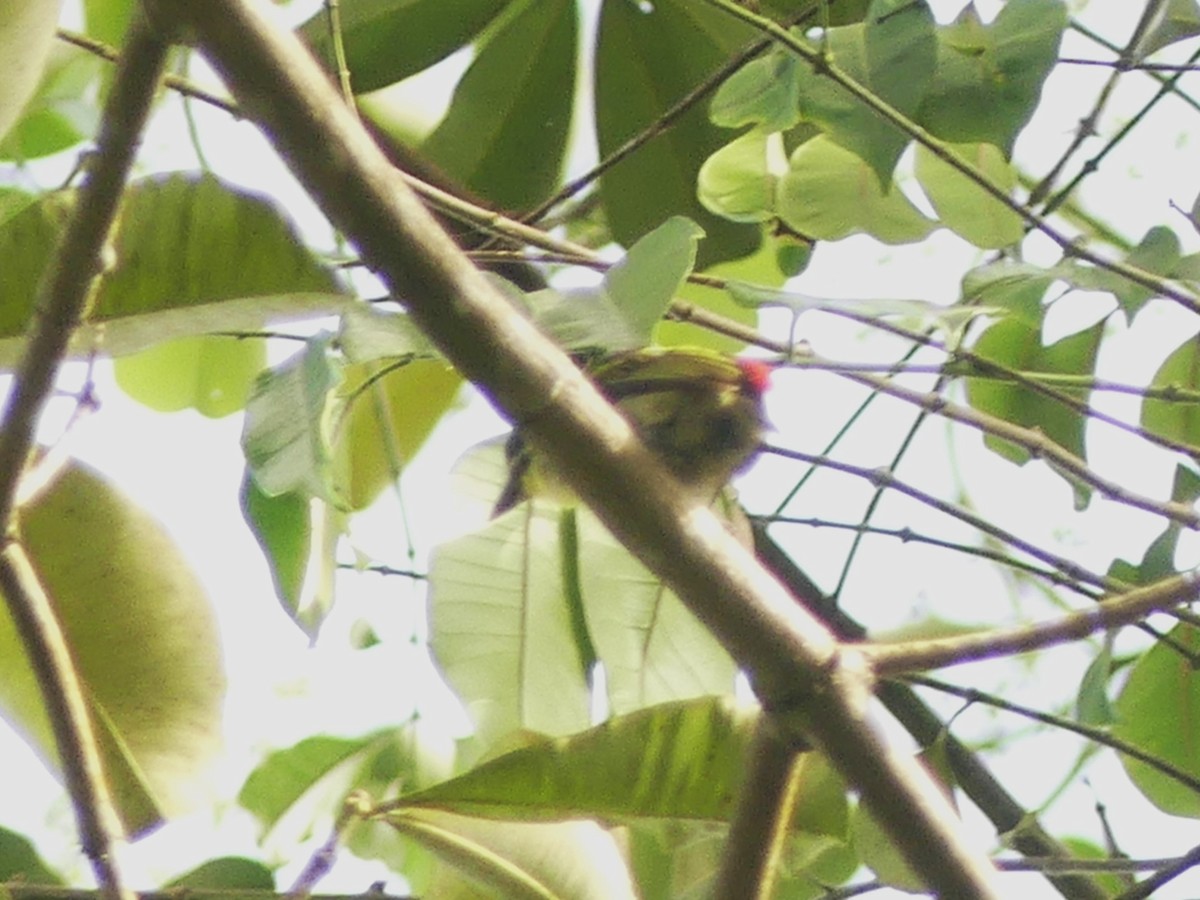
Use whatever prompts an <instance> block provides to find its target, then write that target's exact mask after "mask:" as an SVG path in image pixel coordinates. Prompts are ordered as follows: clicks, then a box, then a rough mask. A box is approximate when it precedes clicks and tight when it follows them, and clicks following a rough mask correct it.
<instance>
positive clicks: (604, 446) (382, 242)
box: [147, 0, 996, 900]
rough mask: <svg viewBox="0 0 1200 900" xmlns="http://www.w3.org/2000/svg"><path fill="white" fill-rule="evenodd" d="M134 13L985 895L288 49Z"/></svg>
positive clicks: (853, 673)
mask: <svg viewBox="0 0 1200 900" xmlns="http://www.w3.org/2000/svg"><path fill="white" fill-rule="evenodd" d="M147 3H148V5H149V6H150V7H151V8H153V10H154V11H155V13H156V14H157V15H160V16H163V17H164V18H165V19H167V20H170V19H171V18H173V19H174V20H175V21H176V22H178V23H179V24H181V25H183V26H184V27H185V28H186V30H187V31H188V33H190V34H193V35H194V36H195V37H196V39H197V41H198V43H199V44H200V46H201V48H202V50H203V51H204V53H205V54H206V55H207V57H208V58H209V61H210V62H211V63H212V64H213V66H214V67H215V68H216V69H217V70H218V71H219V72H220V73H221V75H222V77H224V79H225V80H226V82H227V84H228V85H229V87H230V89H231V90H232V92H233V94H234V95H235V96H236V97H237V99H238V101H239V103H240V104H241V107H242V109H243V110H244V111H245V112H246V113H247V114H248V115H249V116H250V117H251V118H252V119H254V120H255V121H256V122H258V124H259V125H260V126H261V127H262V128H263V129H264V130H265V131H266V133H267V135H268V137H269V138H270V139H271V140H272V141H273V142H274V144H275V146H276V147H277V148H278V149H279V150H280V152H281V153H282V154H283V156H284V157H285V159H286V160H287V161H288V163H289V165H290V166H291V167H292V169H293V170H294V171H295V172H296V174H297V175H298V176H299V178H300V179H301V181H302V182H303V183H304V184H305V185H306V186H307V187H308V189H309V190H310V191H311V192H312V194H313V195H314V197H315V198H316V200H317V201H318V203H319V204H320V205H321V207H322V209H323V210H324V211H325V213H326V214H327V215H328V216H329V217H330V218H331V219H332V220H333V222H334V223H335V224H336V225H337V226H338V227H339V228H341V229H342V230H343V231H344V232H345V233H346V234H347V235H348V236H349V237H350V238H351V239H352V240H353V241H354V242H355V243H356V244H357V246H358V248H359V250H360V252H361V254H362V256H363V258H364V259H365V260H366V261H367V263H368V264H369V265H370V266H371V267H372V268H373V269H375V270H376V271H377V272H379V273H380V274H381V275H382V276H383V277H384V279H385V280H386V281H387V282H388V287H389V289H391V290H392V291H393V292H394V293H395V294H396V295H397V296H398V297H401V298H403V299H404V301H405V302H406V303H407V305H408V308H409V312H410V314H411V315H412V317H413V319H414V320H415V321H416V322H417V323H418V324H419V325H420V326H421V327H422V328H423V329H424V330H425V331H426V332H427V333H428V334H429V336H430V337H431V338H432V339H433V340H434V341H435V342H436V343H437V344H438V346H439V347H440V348H441V350H442V351H443V352H444V353H445V354H446V356H447V357H448V358H449V359H451V360H452V361H453V362H454V363H455V365H456V366H458V367H459V369H460V370H461V371H462V372H463V374H464V375H466V376H467V377H468V378H470V379H471V380H472V381H474V382H475V383H477V384H478V385H479V386H480V387H481V388H482V389H483V390H484V391H486V392H487V394H488V395H489V396H490V397H491V398H492V399H493V400H494V401H495V402H496V403H497V405H498V406H500V407H501V408H502V409H504V410H506V411H507V412H508V414H509V415H510V416H511V417H512V418H513V419H515V420H516V421H518V422H519V423H520V424H521V426H522V428H523V429H524V430H525V433H526V434H527V436H528V437H529V439H530V440H531V441H532V443H533V444H534V445H535V446H536V447H537V449H538V450H540V451H542V452H544V453H545V454H546V455H547V457H548V458H549V459H550V460H551V461H552V462H553V463H554V464H555V465H556V466H558V468H559V469H560V470H561V471H562V472H563V474H564V475H565V476H566V479H567V480H568V482H569V483H570V484H571V486H572V487H573V488H575V489H576V490H577V492H578V493H579V495H580V496H582V497H583V498H584V499H585V500H586V501H587V502H588V504H589V505H590V506H592V508H593V509H594V510H595V511H596V512H597V514H598V515H599V516H600V518H601V519H602V521H604V523H605V524H606V525H607V526H608V527H609V528H610V529H611V530H612V531H613V532H614V534H616V536H617V537H618V538H619V539H620V540H621V541H622V542H623V543H624V544H625V545H626V546H628V547H629V548H630V549H631V550H633V551H634V552H635V553H636V554H637V555H638V556H639V557H640V558H641V559H642V561H643V562H645V563H646V564H647V565H648V566H649V567H650V568H651V570H652V571H654V572H655V573H656V574H657V575H658V576H660V577H661V578H662V579H663V580H664V581H665V582H666V583H667V584H668V585H669V586H671V587H672V588H673V589H674V590H675V591H676V593H677V594H678V595H679V596H680V597H681V598H683V600H684V602H685V603H687V605H688V606H689V608H690V609H691V610H692V611H693V612H694V613H695V614H696V615H697V616H698V617H699V618H700V619H701V620H702V621H703V622H705V623H706V624H707V625H708V626H709V627H710V628H711V629H712V630H713V632H714V633H715V634H716V636H717V637H718V638H719V639H720V640H721V642H722V643H723V644H724V645H725V647H726V648H727V649H728V650H729V651H730V652H731V653H732V654H733V655H734V656H735V658H737V659H738V660H739V662H740V663H742V664H743V665H744V666H745V667H746V669H747V670H748V671H749V672H750V674H751V676H752V678H753V681H754V684H755V687H756V689H757V690H758V692H759V695H760V697H761V698H762V699H763V701H764V705H765V706H766V707H767V708H769V709H771V710H773V711H775V712H777V713H780V714H781V721H783V722H785V723H786V724H787V726H788V728H789V730H790V729H793V728H797V726H799V729H798V730H802V731H803V732H804V735H805V736H807V737H809V738H811V739H812V741H813V742H814V743H815V744H817V745H818V746H820V747H821V749H823V750H824V751H825V752H826V754H827V755H828V756H829V758H830V759H831V760H832V761H833V762H834V765H836V766H837V767H838V769H839V770H840V771H841V772H842V773H843V775H844V777H845V778H846V779H847V780H848V781H849V782H850V783H851V784H853V785H854V786H855V787H856V788H857V789H858V790H859V792H860V793H861V796H862V798H863V801H864V802H865V803H866V804H867V805H868V806H869V808H870V809H871V810H872V812H873V813H874V814H875V816H876V817H877V818H878V819H879V820H880V821H881V823H882V824H883V827H885V828H886V829H887V830H888V833H889V834H890V835H892V837H893V838H894V839H895V841H896V844H897V846H898V847H899V849H900V850H901V851H902V853H903V854H904V856H905V858H906V859H907V860H908V861H909V863H910V864H911V865H912V866H913V868H914V869H915V870H916V871H917V872H919V873H920V874H921V876H922V877H923V878H924V879H925V880H926V882H927V883H928V884H929V886H930V888H931V889H932V890H934V891H936V892H938V893H939V894H941V895H943V896H947V897H956V898H964V900H967V898H974V897H993V896H996V894H995V891H994V889H993V887H992V878H993V873H994V869H993V868H992V867H991V865H990V864H989V863H988V862H987V861H986V860H985V859H983V858H982V857H981V856H979V855H978V854H975V853H972V852H971V851H970V850H968V849H967V848H966V847H965V845H964V843H963V842H962V840H961V837H960V834H959V831H960V828H959V825H958V823H957V820H956V819H955V818H954V816H953V813H952V812H951V811H950V809H949V807H948V805H947V803H946V801H945V799H944V798H943V797H942V796H941V795H940V793H939V791H938V789H937V788H936V786H934V785H933V783H932V782H931V781H930V779H929V777H928V776H927V775H926V774H925V773H924V772H923V771H921V769H920V768H919V766H917V764H916V763H915V762H914V761H913V760H912V758H911V757H910V756H909V755H908V754H907V753H904V752H900V751H899V750H897V749H894V748H892V747H890V746H888V745H887V744H886V743H885V742H884V741H883V739H882V737H881V735H880V733H879V732H878V731H877V730H876V729H875V728H874V727H873V726H872V724H871V723H870V722H869V721H868V720H867V716H866V709H867V706H868V702H869V699H870V688H871V685H872V682H871V678H870V673H869V671H867V670H866V669H865V668H864V667H862V666H861V665H860V664H859V662H860V658H859V657H858V655H857V654H856V653H855V652H854V651H853V650H846V649H844V648H841V647H840V646H839V644H838V642H837V641H836V640H835V639H834V638H833V636H832V635H831V634H830V633H829V631H828V630H827V629H826V628H825V627H824V626H823V625H821V623H820V622H818V621H817V620H816V619H815V618H813V617H812V616H811V615H809V614H808V613H807V612H806V611H804V610H803V609H802V608H800V607H799V606H798V605H797V604H796V603H795V602H794V601H793V600H792V599H791V597H790V596H789V595H788V593H787V591H786V590H785V589H784V588H783V586H782V585H780V584H779V582H778V581H776V580H775V579H774V578H772V577H771V576H770V575H769V574H768V573H767V572H766V571H765V570H764V569H763V568H762V567H761V566H760V565H759V564H758V563H757V561H756V560H755V559H754V557H753V555H752V554H751V553H750V552H749V551H747V550H746V549H745V548H744V547H742V546H741V545H740V544H739V543H738V542H737V541H736V540H734V539H733V538H732V537H731V536H730V535H729V534H728V533H727V532H726V530H725V528H724V526H723V525H722V524H721V523H720V522H719V521H718V520H717V519H716V517H715V516H714V515H713V514H712V513H711V512H710V511H709V510H708V509H707V508H705V507H703V506H701V505H699V504H697V503H696V502H695V501H694V500H689V499H688V498H687V497H686V496H685V494H684V492H683V491H682V490H681V488H680V486H679V485H678V484H677V483H676V482H675V481H674V480H673V479H672V478H671V476H670V475H669V474H668V472H667V471H666V469H665V468H664V467H663V466H662V465H661V464H660V463H659V461H658V459H657V458H656V457H655V456H654V455H653V454H651V453H650V451H648V450H647V449H646V448H645V447H644V446H643V445H642V444H641V443H640V442H639V441H638V440H637V438H636V435H635V434H634V432H633V430H632V428H631V427H630V425H629V423H628V422H627V421H626V420H625V419H623V418H622V417H621V416H620V415H619V414H618V413H617V412H616V411H615V410H613V409H612V408H611V407H610V406H609V405H608V404H606V403H605V402H604V400H603V398H602V397H601V396H600V394H599V393H598V392H597V391H596V389H595V388H594V387H593V386H592V384H591V383H590V382H589V381H588V380H587V379H585V378H584V377H583V376H582V375H581V373H580V372H579V370H578V369H576V368H575V367H574V366H573V365H572V364H571V362H570V360H569V359H568V358H567V357H566V356H565V355H564V354H563V353H562V352H561V351H560V350H559V349H558V348H556V347H555V346H554V345H553V344H552V343H550V342H549V341H548V340H547V339H546V338H545V337H543V336H542V335H541V334H539V333H538V332H537V330H536V329H535V328H534V327H533V326H532V325H531V324H530V323H529V322H528V321H527V320H526V319H525V318H523V317H522V316H521V315H520V314H518V313H517V312H516V311H515V310H514V309H513V307H512V306H511V305H510V304H509V303H508V302H507V301H506V300H505V299H504V298H503V296H501V295H500V294H499V293H498V292H497V291H496V290H495V289H494V288H493V287H492V286H491V284H490V283H489V282H488V281H487V280H486V279H485V278H484V277H483V276H482V275H481V274H480V273H479V272H478V271H477V270H476V269H475V268H474V266H472V265H471V263H470V261H469V260H468V259H467V258H466V257H465V256H464V255H463V254H462V253H461V252H460V251H459V249H458V248H457V247H455V246H454V244H453V243H452V242H451V241H450V239H449V238H448V237H447V236H446V234H445V233H444V232H443V231H442V230H441V229H440V228H438V227H437V225H436V223H435V222H434V220H433V218H432V217H431V216H430V214H429V213H428V212H427V211H426V210H425V208H424V207H423V206H422V204H421V203H420V201H419V200H418V199H417V198H416V197H415V196H414V195H413V193H412V192H411V191H410V190H409V189H408V187H407V185H406V184H405V181H404V179H403V178H402V177H401V176H400V174H399V173H398V172H396V170H395V169H393V168H392V167H391V166H389V165H388V164H387V162H386V160H385V159H384V157H383V156H382V154H381V153H380V152H379V150H378V148H377V147H376V146H375V145H374V144H373V143H372V142H371V141H370V139H369V138H368V136H367V135H366V134H365V133H364V131H363V130H362V127H361V126H360V125H359V123H358V122H357V121H356V120H355V118H354V117H353V115H351V113H350V112H349V111H348V110H347V109H346V108H345V107H344V105H343V104H342V102H341V100H340V99H339V98H338V96H337V94H336V93H335V92H334V91H333V89H332V87H331V85H330V83H329V82H328V80H327V79H326V77H325V76H324V74H323V73H322V72H321V71H320V70H319V69H318V68H317V66H316V64H315V63H314V62H313V61H312V60H311V58H309V57H308V55H307V54H306V53H305V52H304V51H303V49H302V48H301V46H300V44H299V43H298V41H297V39H296V38H295V37H294V36H293V35H291V34H289V33H286V32H282V31H280V30H278V29H273V28H271V27H270V25H269V23H268V22H267V21H266V19H265V18H264V17H263V16H262V15H261V14H260V12H259V8H258V7H252V6H250V5H249V4H248V3H245V2H238V0H209V2H207V3H192V2H186V0H153V2H150V0H147ZM793 733H794V732H793ZM796 737H797V739H798V738H799V735H796Z"/></svg>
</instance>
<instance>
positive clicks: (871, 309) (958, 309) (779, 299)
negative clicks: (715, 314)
mask: <svg viewBox="0 0 1200 900" xmlns="http://www.w3.org/2000/svg"><path fill="white" fill-rule="evenodd" d="M727 290H728V291H729V293H730V295H731V296H732V297H733V298H734V300H736V301H737V303H739V304H740V305H743V306H748V307H751V308H753V309H760V308H763V307H777V308H782V309H787V310H791V312H792V313H793V315H794V316H799V315H800V313H802V312H807V311H809V310H814V309H823V310H831V311H835V312H843V313H852V314H854V315H855V316H859V317H864V318H872V319H883V318H887V317H896V318H897V319H899V321H900V324H902V325H903V326H904V327H905V328H908V329H910V330H912V331H924V330H926V329H929V328H937V329H939V330H940V331H941V332H942V335H943V337H944V339H945V341H946V344H947V345H948V346H957V344H958V342H959V341H960V340H961V338H962V334H963V332H964V331H965V330H966V327H967V325H968V324H970V322H971V321H972V320H974V319H976V318H978V317H979V316H985V315H994V314H995V313H996V310H994V309H991V308H989V307H986V306H977V305H973V306H963V305H961V304H956V305H954V306H939V305H938V304H936V303H931V302H930V301H928V300H905V299H900V298H897V299H889V298H877V297H864V298H859V297H841V298H830V297H813V296H810V295H808V294H801V293H799V292H797V291H784V290H772V289H766V288H762V287H759V286H758V285H753V284H743V283H741V282H739V281H734V280H730V281H729V282H728V284H727Z"/></svg>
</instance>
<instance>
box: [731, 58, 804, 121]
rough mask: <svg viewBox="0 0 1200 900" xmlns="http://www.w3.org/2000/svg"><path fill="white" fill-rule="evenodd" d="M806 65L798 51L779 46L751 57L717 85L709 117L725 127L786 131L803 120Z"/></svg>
mask: <svg viewBox="0 0 1200 900" xmlns="http://www.w3.org/2000/svg"><path fill="white" fill-rule="evenodd" d="M802 65H803V63H802V62H801V61H800V60H799V58H797V56H796V55H795V54H794V53H791V52H789V51H787V50H784V49H782V48H779V47H776V48H774V49H773V50H772V51H771V52H770V53H768V54H767V55H766V56H760V57H758V58H757V59H752V60H750V62H748V63H746V64H745V65H744V66H742V67H741V68H740V69H738V70H737V71H736V72H734V73H733V75H732V76H730V77H729V78H727V79H726V80H725V81H724V82H723V83H722V84H721V86H720V87H719V88H717V92H716V93H715V94H713V99H712V103H711V104H710V105H709V113H708V114H709V118H711V119H712V122H713V124H714V125H720V126H722V127H723V128H740V127H741V126H742V125H750V124H754V125H758V126H759V127H760V128H761V130H762V131H764V132H775V131H786V130H787V129H788V128H791V127H792V126H793V125H795V124H796V123H797V122H799V121H800V108H799V107H800V93H799V81H798V78H799V71H798V70H799V67H800V66H802Z"/></svg>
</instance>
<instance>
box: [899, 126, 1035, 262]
mask: <svg viewBox="0 0 1200 900" xmlns="http://www.w3.org/2000/svg"><path fill="white" fill-rule="evenodd" d="M946 149H947V150H948V151H949V152H950V153H952V154H954V155H955V156H956V157H958V158H959V159H961V160H963V161H964V162H966V163H968V164H969V165H970V166H971V167H972V168H973V169H974V170H975V171H976V172H978V173H979V174H980V175H982V176H983V177H984V178H986V179H987V180H988V181H990V182H991V183H992V184H994V185H995V186H996V187H999V188H1001V189H1002V190H1004V191H1006V192H1008V193H1011V192H1012V189H1013V188H1014V187H1015V186H1016V183H1017V178H1016V174H1015V173H1014V172H1013V169H1012V167H1011V166H1010V165H1009V164H1008V163H1007V162H1006V161H1005V159H1004V156H1003V155H1002V154H1001V153H1000V151H999V149H997V148H996V147H993V146H992V145H991V144H951V145H949V146H947V148H946ZM916 175H917V180H918V181H919V182H920V183H921V187H922V188H924V190H925V194H926V195H927V196H928V197H929V202H930V203H932V204H933V208H934V209H935V210H936V211H937V214H938V218H939V219H940V220H941V222H942V224H943V225H945V226H946V227H947V228H949V229H950V230H951V231H953V232H954V233H955V234H957V235H959V236H960V237H962V238H965V239H966V240H968V241H970V242H971V243H972V244H974V245H975V246H976V247H982V248H984V249H991V248H999V247H1007V246H1009V245H1010V244H1015V243H1017V242H1019V241H1020V240H1021V238H1023V237H1024V236H1025V227H1024V225H1025V222H1024V220H1023V219H1022V218H1021V217H1020V216H1019V215H1018V214H1017V213H1016V212H1014V211H1013V210H1012V209H1010V208H1009V207H1008V206H1006V205H1005V204H1003V203H1001V202H1000V201H999V200H997V199H996V198H995V197H993V196H992V195H991V194H989V193H987V192H986V191H985V190H984V189H983V188H981V187H980V186H979V185H978V184H977V183H976V182H975V181H973V180H972V179H970V178H968V177H967V176H966V175H964V174H963V173H962V172H960V171H959V170H958V169H956V168H954V167H953V166H951V165H950V164H949V163H947V162H945V161H943V160H942V159H940V158H938V157H937V156H935V155H934V154H933V152H932V151H931V150H929V149H928V148H926V147H924V146H918V147H917V162H916Z"/></svg>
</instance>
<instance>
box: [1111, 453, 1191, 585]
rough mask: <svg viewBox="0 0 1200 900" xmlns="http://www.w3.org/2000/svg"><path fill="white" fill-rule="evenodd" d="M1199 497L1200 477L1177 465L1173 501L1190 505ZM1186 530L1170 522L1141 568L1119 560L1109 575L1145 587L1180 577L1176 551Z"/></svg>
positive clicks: (1151, 545)
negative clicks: (1171, 577)
mask: <svg viewBox="0 0 1200 900" xmlns="http://www.w3.org/2000/svg"><path fill="white" fill-rule="evenodd" d="M1197 498H1200V474H1197V473H1196V472H1194V471H1192V469H1191V468H1189V467H1188V466H1186V465H1184V464H1180V465H1177V466H1176V467H1175V479H1174V482H1173V484H1172V486H1171V499H1172V500H1173V501H1174V502H1176V503H1181V504H1183V505H1185V506H1190V505H1192V504H1193V503H1195V502H1196V500H1197ZM1182 531H1183V526H1182V525H1180V524H1179V523H1178V522H1169V523H1168V524H1167V526H1166V527H1165V528H1164V529H1163V531H1162V533H1161V534H1160V535H1159V536H1158V537H1156V538H1155V539H1154V540H1153V541H1151V542H1150V546H1148V547H1147V548H1146V552H1145V553H1144V554H1142V561H1141V562H1140V563H1139V564H1138V565H1136V566H1135V565H1133V564H1132V563H1130V562H1128V561H1127V560H1124V559H1116V560H1114V561H1113V565H1112V567H1111V569H1110V572H1109V574H1110V575H1111V576H1112V577H1114V578H1119V579H1121V580H1122V581H1126V582H1129V583H1130V584H1141V585H1148V584H1153V583H1154V582H1156V581H1158V580H1159V579H1162V578H1168V577H1170V576H1172V575H1174V574H1176V573H1177V572H1178V571H1179V569H1178V567H1177V566H1176V565H1175V551H1176V548H1177V547H1178V545H1179V535H1180V534H1181V533H1182Z"/></svg>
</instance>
